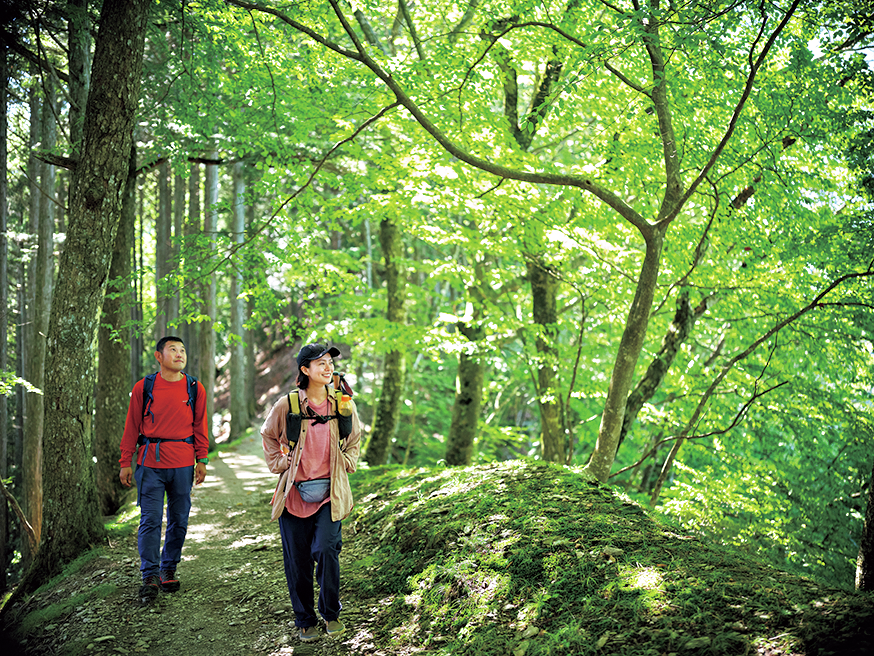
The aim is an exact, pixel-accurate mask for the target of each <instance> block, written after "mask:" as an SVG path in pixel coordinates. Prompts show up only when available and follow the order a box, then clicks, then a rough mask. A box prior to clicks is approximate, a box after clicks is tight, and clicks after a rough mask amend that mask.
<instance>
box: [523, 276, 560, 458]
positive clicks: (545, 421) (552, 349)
mask: <svg viewBox="0 0 874 656" xmlns="http://www.w3.org/2000/svg"><path fill="white" fill-rule="evenodd" d="M528 280H529V281H530V283H531V298H532V300H533V305H532V317H533V319H534V323H535V324H536V326H537V330H538V332H537V340H536V344H535V348H536V350H537V353H536V356H535V358H534V366H535V369H536V373H537V403H538V405H539V407H540V440H541V442H540V447H541V451H542V453H543V459H544V460H549V461H550V462H561V463H563V462H565V458H566V457H567V443H568V436H567V435H566V433H565V431H564V427H563V425H562V420H561V418H562V416H563V412H562V396H561V389H560V388H559V378H558V348H557V345H558V301H557V298H556V294H557V292H558V279H557V278H556V277H555V276H554V275H553V274H552V273H551V272H550V271H549V269H548V268H547V267H545V266H544V265H543V264H542V263H541V262H537V261H535V260H530V261H529V262H528Z"/></svg>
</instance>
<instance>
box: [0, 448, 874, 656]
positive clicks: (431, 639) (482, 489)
mask: <svg viewBox="0 0 874 656" xmlns="http://www.w3.org/2000/svg"><path fill="white" fill-rule="evenodd" d="M350 478H351V481H352V485H353V492H354V494H355V497H356V507H355V509H354V510H353V514H352V515H351V516H350V517H349V518H348V519H347V520H346V521H344V524H343V550H342V553H341V568H342V572H343V574H342V575H343V583H342V589H341V598H342V601H343V604H344V610H343V612H342V614H341V619H342V620H343V621H344V622H345V624H346V627H347V629H346V631H345V633H344V634H342V635H341V636H338V637H328V636H326V635H324V633H323V632H322V634H321V637H320V639H319V640H317V641H315V642H313V643H307V644H304V643H302V642H301V641H300V639H299V637H298V634H297V631H296V629H295V628H294V623H293V615H292V611H291V606H290V602H289V600H288V592H287V589H286V586H285V579H284V574H283V567H282V555H281V547H280V541H279V534H278V529H277V526H276V524H275V522H272V521H271V520H270V515H269V512H270V506H269V500H270V497H271V494H272V490H273V486H274V480H275V477H274V476H273V475H271V474H269V473H268V472H267V469H266V466H265V465H264V461H263V456H262V453H261V445H260V440H259V439H258V438H257V437H256V436H250V437H247V438H245V439H244V440H242V442H241V443H239V444H238V445H236V446H234V447H232V448H229V449H226V450H223V451H221V452H219V453H218V454H215V455H214V456H213V459H212V461H211V462H210V465H209V468H208V478H207V480H206V482H205V483H204V484H203V485H200V486H198V487H196V488H195V491H194V494H193V501H194V505H193V509H192V513H191V520H190V525H189V532H188V539H187V542H186V544H185V548H184V551H183V561H182V563H181V564H180V567H179V570H178V574H179V578H180V580H181V582H182V588H181V590H179V591H178V592H176V593H172V594H167V593H162V594H161V595H160V596H159V598H158V599H157V600H156V601H154V602H152V603H151V604H149V605H146V606H142V605H141V604H140V602H139V599H138V596H137V590H138V587H139V583H140V576H139V560H138V557H137V549H136V535H135V530H136V524H137V521H138V514H137V510H136V508H135V507H134V506H132V505H129V506H127V507H126V509H125V511H124V513H123V515H122V516H120V517H119V518H118V520H117V522H116V524H115V525H114V526H112V527H111V530H110V535H111V536H113V537H112V538H111V539H110V540H109V542H108V544H106V545H103V546H101V547H99V548H97V549H95V550H93V551H92V552H91V553H90V554H88V555H86V556H83V557H82V558H80V559H79V560H78V561H77V562H76V563H74V564H73V566H71V567H68V568H67V570H66V572H65V574H64V575H63V576H61V577H58V578H57V579H56V580H54V581H53V582H51V583H49V584H47V585H46V586H44V587H43V588H42V589H41V590H39V591H37V593H35V594H34V595H32V596H31V597H29V598H28V599H27V600H26V601H25V602H24V603H23V604H22V605H20V606H19V607H17V608H15V609H12V611H11V612H10V613H9V617H10V618H11V619H12V624H11V625H10V626H7V627H6V629H7V631H8V634H9V635H10V636H12V637H14V638H15V640H17V642H18V644H17V645H13V644H11V643H8V644H0V652H2V653H3V655H4V656H13V655H15V654H18V653H23V654H27V655H28V656H37V655H38V656H52V655H55V654H64V655H70V656H76V655H81V654H89V655H95V656H110V655H117V654H124V655H128V654H151V655H153V656H225V655H229V656H247V655H252V656H287V655H291V654H293V655H295V656H302V655H317V654H318V655H322V656H336V655H342V654H353V653H354V654H363V655H366V656H389V655H390V656H407V655H409V654H433V655H436V654H441V655H442V654H465V655H466V654H471V655H475V656H481V655H487V656H491V655H494V656H499V655H500V656H509V655H512V656H547V655H549V656H559V655H561V656H564V655H570V654H574V655H580V656H584V655H585V656H703V655H705V654H706V655H716V656H740V655H747V654H750V655H763V656H825V655H826V654H835V655H840V656H862V655H864V656H870V655H871V654H874V595H872V594H867V593H855V592H853V591H851V590H836V589H831V588H826V587H823V586H821V585H819V584H817V583H815V582H814V581H812V580H810V579H806V578H803V577H798V576H794V575H791V574H788V573H785V572H783V571H780V570H777V569H775V568H773V567H771V566H768V565H766V564H764V563H761V562H759V561H757V560H755V559H753V558H751V557H750V556H748V555H745V554H738V553H732V552H730V551H728V550H727V549H725V548H724V547H721V546H719V545H715V544H712V543H708V542H706V541H704V540H701V539H700V538H698V537H696V536H694V535H690V534H689V533H688V532H686V531H684V530H683V529H680V528H678V527H672V526H668V525H666V524H665V523H664V522H663V521H658V520H656V519H654V518H652V517H650V516H649V515H648V514H647V512H646V511H645V510H644V509H642V508H640V507H639V506H637V505H635V504H633V503H631V502H630V501H629V500H628V499H626V498H624V497H623V496H622V495H621V494H618V493H617V492H616V491H615V490H613V489H611V488H608V487H605V486H600V485H597V484H594V483H592V482H588V481H586V480H584V479H583V478H582V477H581V476H580V475H579V474H578V472H575V471H573V470H570V469H568V468H561V467H557V466H554V465H549V464H545V463H541V462H533V461H512V462H506V463H492V464H488V465H481V466H475V467H469V468H465V469H452V468H441V467H433V468H427V469H402V468H400V467H381V468H375V469H362V470H359V472H358V473H356V474H354V475H353V476H351V477H350ZM322 629H323V627H322Z"/></svg>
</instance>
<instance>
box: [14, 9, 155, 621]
mask: <svg viewBox="0 0 874 656" xmlns="http://www.w3.org/2000/svg"><path fill="white" fill-rule="evenodd" d="M149 5H150V1H149V0H115V1H114V2H106V3H104V5H103V9H102V11H101V17H100V27H99V30H98V35H97V42H96V50H95V54H94V66H93V77H92V84H91V90H90V93H89V95H88V104H87V107H86V111H85V124H84V138H83V142H82V156H81V158H80V159H79V162H78V164H77V167H76V169H75V172H74V176H73V181H72V185H71V194H70V224H69V230H68V232H67V242H66V245H65V247H64V253H63V256H62V258H61V264H60V272H59V276H58V288H57V291H56V294H55V298H54V302H53V307H52V313H51V320H50V322H49V331H48V339H47V344H48V349H47V360H46V373H47V376H46V386H45V407H46V409H47V412H46V431H45V435H46V443H47V444H51V448H50V449H46V450H45V456H46V457H45V461H44V463H43V465H44V474H45V476H44V484H45V504H44V506H43V531H42V537H41V540H40V546H39V551H38V552H37V556H36V559H35V560H34V562H33V564H32V566H31V567H30V568H29V569H28V571H27V574H26V575H25V577H24V579H23V580H22V582H21V584H20V585H19V586H18V588H17V589H16V592H15V594H14V596H13V598H12V599H10V601H9V604H8V606H12V605H13V603H14V602H15V601H17V599H18V598H20V596H23V595H24V594H27V593H29V592H31V591H33V590H35V589H36V588H37V587H38V586H39V585H40V584H41V583H43V582H44V581H47V580H48V579H49V578H50V577H52V576H53V575H55V574H56V573H58V572H59V571H60V569H61V568H62V567H63V566H64V565H65V564H66V563H68V562H70V561H71V560H72V559H74V558H75V557H76V556H78V555H79V554H80V553H81V552H82V551H83V550H84V549H87V548H88V547H89V546H90V545H93V544H94V543H96V542H97V541H99V540H100V539H101V537H102V535H103V527H102V524H101V522H100V518H99V516H98V514H97V493H96V489H95V487H94V480H93V470H92V463H91V454H92V448H91V395H92V394H93V385H94V383H93V369H92V360H93V342H94V338H95V335H96V332H97V325H98V321H99V316H100V308H101V305H102V304H103V295H104V292H105V285H106V279H107V276H108V274H109V266H110V262H111V259H112V251H113V247H114V243H115V233H116V231H117V228H118V221H119V214H120V210H121V199H122V194H123V190H124V185H125V181H126V180H127V177H128V176H127V171H128V157H129V156H130V147H131V135H132V132H133V127H134V114H135V111H136V108H137V102H138V98H139V90H140V75H141V71H142V60H143V43H144V39H145V34H146V28H147V26H148V13H149Z"/></svg>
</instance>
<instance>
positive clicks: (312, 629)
mask: <svg viewBox="0 0 874 656" xmlns="http://www.w3.org/2000/svg"><path fill="white" fill-rule="evenodd" d="M300 639H301V640H303V641H304V642H312V641H313V640H318V639H319V627H317V626H308V627H306V628H303V627H301V629H300Z"/></svg>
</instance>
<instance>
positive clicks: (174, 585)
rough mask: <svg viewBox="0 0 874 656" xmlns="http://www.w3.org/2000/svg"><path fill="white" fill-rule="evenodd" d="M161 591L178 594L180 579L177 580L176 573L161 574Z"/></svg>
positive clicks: (166, 572)
mask: <svg viewBox="0 0 874 656" xmlns="http://www.w3.org/2000/svg"><path fill="white" fill-rule="evenodd" d="M161 589H162V590H163V591H164V592H176V591H177V590H178V589H179V579H177V578H176V572H171V571H169V570H164V571H163V572H161Z"/></svg>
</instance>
